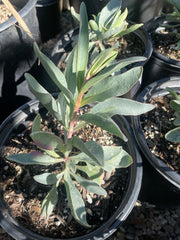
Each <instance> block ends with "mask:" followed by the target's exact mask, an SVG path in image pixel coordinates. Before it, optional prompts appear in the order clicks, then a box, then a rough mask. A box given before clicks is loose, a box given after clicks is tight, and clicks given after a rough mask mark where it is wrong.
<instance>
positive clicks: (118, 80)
mask: <svg viewBox="0 0 180 240" xmlns="http://www.w3.org/2000/svg"><path fill="white" fill-rule="evenodd" d="M112 2H114V3H116V2H117V1H112ZM111 4H112V3H111ZM110 6H111V7H112V5H110ZM113 6H114V5H113ZM110 9H111V8H110ZM116 10H117V9H116V7H115V8H114V7H112V12H111V10H108V8H107V7H106V8H105V9H104V10H102V12H101V13H100V15H98V17H97V20H98V19H99V20H98V28H101V30H102V29H103V31H105V33H107V31H106V29H105V28H107V27H109V26H113V27H115V28H119V26H117V21H119V19H122V18H124V17H123V16H124V15H125V13H122V15H123V16H122V15H121V14H120V12H119V11H118V13H116ZM114 14H115V16H114ZM113 16H114V17H113ZM76 17H77V18H79V19H80V29H79V38H78V43H77V45H76V46H75V47H74V49H73V50H72V52H71V53H70V54H69V57H68V61H67V63H66V69H65V73H64V74H63V73H62V72H61V71H60V70H59V69H58V67H56V66H55V65H54V64H53V62H51V61H50V60H49V59H48V58H47V57H46V56H45V55H44V54H43V53H42V52H41V51H40V50H39V48H38V46H37V44H36V43H35V44H34V50H35V53H36V55H37V57H38V58H39V60H40V62H41V64H42V65H43V66H44V68H45V70H46V71H47V74H49V76H50V77H51V79H52V81H53V82H54V83H55V84H56V85H57V87H58V88H59V95H58V97H57V98H54V97H53V96H52V95H51V94H50V93H49V92H48V91H47V90H45V89H44V88H43V87H42V86H41V85H40V84H39V83H38V81H37V80H36V79H35V78H33V77H32V76H31V75H30V74H25V77H26V80H27V82H28V84H29V88H30V90H31V91H32V93H33V94H34V95H35V97H36V98H37V99H38V100H39V101H40V102H41V104H42V105H43V106H44V107H45V108H46V109H47V110H48V111H49V112H50V114H51V115H52V116H53V117H55V118H56V119H57V121H59V123H60V124H61V126H62V127H63V129H62V130H63V133H64V135H63V138H62V139H61V138H60V137H58V136H56V135H55V134H54V133H52V132H51V131H47V132H45V131H42V130H41V116H40V115H37V116H36V118H35V119H34V122H33V125H32V133H31V138H32V140H33V141H34V143H35V144H36V145H37V147H38V148H39V150H38V151H35V152H32V153H22V154H14V155H10V156H7V159H8V160H10V161H15V162H17V163H19V164H28V165H29V164H32V165H34V164H38V165H47V166H48V165H53V164H58V165H60V166H61V169H62V171H60V172H58V173H57V172H56V173H53V172H46V173H43V174H41V175H38V176H34V179H35V180H36V181H37V182H38V183H40V184H44V185H50V186H52V187H51V190H50V191H49V193H48V194H47V196H46V197H45V198H44V200H43V202H42V217H45V218H48V217H49V216H50V215H51V214H52V211H53V209H54V208H55V207H56V204H57V202H58V199H59V198H60V197H61V196H59V194H58V187H59V185H60V184H64V185H65V189H66V195H67V199H68V204H69V207H70V209H71V213H72V215H73V217H74V218H75V219H76V220H77V221H78V222H79V223H80V224H82V225H84V226H86V227H89V224H88V222H87V220H86V210H85V203H84V201H83V199H82V196H81V194H80V192H79V190H78V188H77V184H75V182H77V183H78V184H80V185H82V186H83V188H85V189H86V190H87V191H88V192H91V193H95V194H100V195H106V194H107V193H106V191H105V190H104V189H103V188H102V187H101V184H102V179H103V174H104V172H105V171H112V170H114V169H115V168H125V167H128V166H129V165H130V164H131V163H132V157H131V156H130V155H129V154H128V153H127V152H126V151H125V150H123V149H122V147H121V146H105V147H102V146H101V145H99V144H98V143H96V142H95V141H87V142H84V141H82V140H81V139H80V138H79V137H78V136H77V135H76V131H77V130H78V129H81V128H82V127H83V126H85V125H86V124H89V123H91V124H95V125H97V126H99V127H101V128H102V129H105V130H107V131H109V132H110V133H112V134H113V135H116V136H118V137H119V138H122V139H123V140H124V141H127V138H126V136H125V135H124V134H123V131H122V130H121V129H120V128H119V126H118V125H117V124H116V123H115V122H114V120H113V119H112V118H111V117H112V116H113V115H115V114H124V115H132V114H133V115H136V114H141V113H144V112H147V111H149V110H151V109H152V108H153V106H152V105H150V104H142V103H139V102H136V101H133V100H128V99H123V98H119V97H117V96H119V95H122V94H124V93H126V92H127V91H129V89H130V88H131V87H132V86H133V85H134V84H135V83H136V82H137V81H138V79H139V77H140V76H141V74H142V68H141V67H136V68H134V69H131V70H129V71H127V72H125V73H122V74H121V73H120V72H119V70H120V69H122V68H123V67H125V66H128V65H129V64H131V63H134V62H138V61H142V60H144V58H142V57H133V58H129V59H124V60H121V61H117V60H115V58H116V55H117V51H116V50H115V49H114V48H109V49H108V50H105V51H103V52H102V53H101V54H99V56H96V57H95V58H94V60H93V61H92V62H91V64H89V33H88V20H87V13H86V9H85V5H84V3H82V4H81V8H80V15H77V16H76ZM105 17H106V19H105ZM123 29H124V28H123ZM113 36H114V34H113ZM117 72H118V74H117ZM114 73H116V74H114ZM89 103H96V104H94V107H92V109H91V111H90V112H89V113H86V114H82V115H81V116H79V115H78V113H79V110H80V108H81V107H83V106H85V105H86V104H89ZM74 149H77V152H74Z"/></svg>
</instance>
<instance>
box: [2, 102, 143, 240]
mask: <svg viewBox="0 0 180 240" xmlns="http://www.w3.org/2000/svg"><path fill="white" fill-rule="evenodd" d="M38 112H40V113H41V115H42V114H44V113H46V110H45V109H44V108H43V107H42V106H41V105H40V104H39V102H38V101H37V100H32V101H30V102H28V103H27V104H25V105H23V106H22V107H21V108H19V109H18V110H16V111H15V112H13V113H12V114H11V115H10V116H9V117H8V118H7V119H6V120H5V121H4V122H3V123H2V125H1V126H0V149H1V154H2V151H3V146H5V145H6V143H7V140H8V139H9V138H10V137H11V136H12V135H13V134H16V135H17V134H21V132H23V131H24V130H25V129H26V127H27V126H28V125H29V124H30V123H31V122H32V120H33V119H34V117H35V115H36V114H37V113H38ZM115 120H116V122H117V123H118V124H120V125H121V127H122V129H123V132H124V134H125V135H126V136H127V138H128V142H127V144H125V146H124V148H125V149H126V150H127V151H128V152H129V153H130V154H131V155H132V157H133V164H132V165H131V166H130V167H129V168H128V177H127V186H126V187H125V191H124V195H123V198H122V201H121V203H120V205H119V206H118V207H117V209H116V210H115V212H114V214H112V216H111V217H110V218H109V219H108V220H107V222H105V223H103V225H102V226H100V227H99V228H97V229H96V230H94V231H92V232H90V233H88V234H85V235H83V236H80V237H74V238H71V239H72V240H73V239H74V240H95V239H96V240H97V239H99V240H100V239H107V238H108V237H109V236H110V235H112V234H113V233H114V232H115V231H116V230H117V228H118V227H119V226H120V225H121V224H122V223H123V222H124V221H125V220H126V218H127V217H128V215H129V214H130V212H131V210H132V209H133V207H134V204H135V202H136V200H137V198H138V194H139V191H140V187H141V179H142V159H141V156H140V154H139V152H138V149H137V146H136V142H135V139H134V137H133V133H132V131H131V128H130V126H129V124H128V122H127V121H126V119H125V118H123V117H119V116H116V117H115ZM1 156H2V155H1ZM0 161H2V158H1V160H0ZM0 224H1V226H2V227H3V228H4V229H5V231H7V232H8V234H10V235H11V236H12V237H13V238H14V239H16V240H24V239H27V240H34V239H36V240H46V239H47V240H52V239H59V240H60V239H65V238H61V236H59V238H58V237H57V236H55V237H47V236H41V235H39V234H37V233H35V232H32V231H30V230H28V229H27V228H25V227H23V226H22V225H21V224H20V223H19V222H17V220H16V219H14V218H13V217H12V216H11V213H10V212H9V211H8V208H7V204H5V202H4V200H3V192H2V189H0ZM66 239H68V238H66Z"/></svg>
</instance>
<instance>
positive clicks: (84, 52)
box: [76, 2, 89, 91]
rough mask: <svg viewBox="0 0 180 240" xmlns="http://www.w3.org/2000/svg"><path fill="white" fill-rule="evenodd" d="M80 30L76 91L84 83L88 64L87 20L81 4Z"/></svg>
mask: <svg viewBox="0 0 180 240" xmlns="http://www.w3.org/2000/svg"><path fill="white" fill-rule="evenodd" d="M80 17H81V21H80V30H79V39H78V50H77V65H76V81H77V86H78V90H79V91H80V88H81V86H82V84H83V82H84V76H85V71H86V67H87V63H88V47H89V33H88V18H87V13H86V6H85V4H84V3H83V2H82V3H81V6H80Z"/></svg>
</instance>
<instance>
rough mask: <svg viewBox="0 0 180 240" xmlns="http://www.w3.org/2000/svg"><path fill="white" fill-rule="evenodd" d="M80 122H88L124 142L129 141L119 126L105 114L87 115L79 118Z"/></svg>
mask: <svg viewBox="0 0 180 240" xmlns="http://www.w3.org/2000/svg"><path fill="white" fill-rule="evenodd" d="M79 119H80V120H83V121H86V122H87V123H92V124H95V125H97V126H99V127H101V128H102V129H104V130H106V131H108V132H110V133H112V134H114V135H116V136H118V137H120V138H121V139H123V140H124V141H127V138H126V136H125V135H124V134H123V133H122V132H121V130H120V128H119V126H118V125H117V124H116V123H115V122H114V121H113V120H112V118H110V117H109V116H107V115H105V114H92V113H87V114H83V115H81V116H80V117H79Z"/></svg>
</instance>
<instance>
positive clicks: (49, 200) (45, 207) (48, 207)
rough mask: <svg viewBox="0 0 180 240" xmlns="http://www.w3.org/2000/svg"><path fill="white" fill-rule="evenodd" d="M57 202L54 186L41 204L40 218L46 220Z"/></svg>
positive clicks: (56, 192)
mask: <svg viewBox="0 0 180 240" xmlns="http://www.w3.org/2000/svg"><path fill="white" fill-rule="evenodd" d="M57 201H58V191H57V187H56V185H54V186H53V187H52V188H51V190H50V191H49V193H48V194H47V195H46V197H45V198H44V200H43V202H42V210H41V216H42V217H44V218H45V219H47V218H48V217H49V216H50V214H51V213H52V211H53V209H54V208H55V206H56V204H57Z"/></svg>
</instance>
